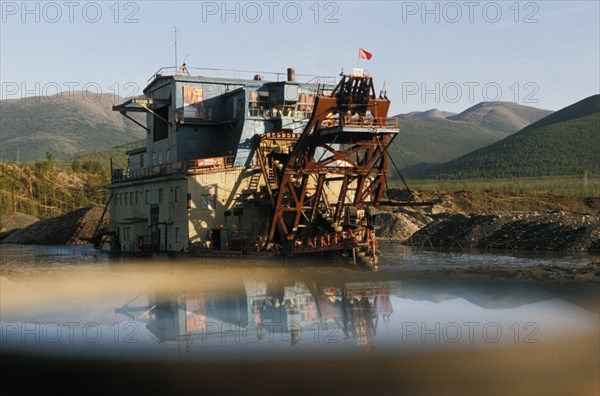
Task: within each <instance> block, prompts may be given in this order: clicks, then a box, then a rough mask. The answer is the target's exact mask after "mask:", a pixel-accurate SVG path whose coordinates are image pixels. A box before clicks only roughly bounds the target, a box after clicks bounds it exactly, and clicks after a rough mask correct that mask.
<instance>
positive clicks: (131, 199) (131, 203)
mask: <svg viewBox="0 0 600 396" xmlns="http://www.w3.org/2000/svg"><path fill="white" fill-rule="evenodd" d="M134 194H135V192H134V191H131V192H130V193H129V204H130V205H135V203H136V202H134V199H133V195H134Z"/></svg>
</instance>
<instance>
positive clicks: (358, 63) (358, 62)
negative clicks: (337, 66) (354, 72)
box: [356, 48, 360, 69]
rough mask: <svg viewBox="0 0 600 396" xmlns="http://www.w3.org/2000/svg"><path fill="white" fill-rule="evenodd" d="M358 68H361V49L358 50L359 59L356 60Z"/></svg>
mask: <svg viewBox="0 0 600 396" xmlns="http://www.w3.org/2000/svg"><path fill="white" fill-rule="evenodd" d="M356 68H357V69H358V68H360V48H359V49H358V57H357V58H356Z"/></svg>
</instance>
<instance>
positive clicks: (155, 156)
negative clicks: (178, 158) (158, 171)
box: [152, 149, 171, 166]
mask: <svg viewBox="0 0 600 396" xmlns="http://www.w3.org/2000/svg"><path fill="white" fill-rule="evenodd" d="M163 163H164V164H169V163H171V150H170V149H166V150H165V154H164V156H163V152H162V151H155V152H154V153H152V165H153V166H156V165H162V164H163Z"/></svg>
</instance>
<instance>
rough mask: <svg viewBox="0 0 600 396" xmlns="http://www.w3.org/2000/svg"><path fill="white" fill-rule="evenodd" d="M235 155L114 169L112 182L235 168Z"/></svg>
mask: <svg viewBox="0 0 600 396" xmlns="http://www.w3.org/2000/svg"><path fill="white" fill-rule="evenodd" d="M234 165H235V157H233V156H227V157H213V158H199V159H193V160H188V161H182V162H172V163H169V164H163V165H154V166H151V167H147V168H142V169H134V170H129V169H113V171H112V178H111V181H112V183H123V182H127V181H131V180H141V179H148V178H152V177H159V176H168V175H175V174H198V173H202V172H210V171H215V170H223V169H229V168H233V167H234Z"/></svg>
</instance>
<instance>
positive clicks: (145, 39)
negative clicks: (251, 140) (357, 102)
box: [0, 0, 600, 114]
mask: <svg viewBox="0 0 600 396" xmlns="http://www.w3.org/2000/svg"><path fill="white" fill-rule="evenodd" d="M0 13H1V15H0V81H1V83H2V91H1V99H3V100H4V99H17V98H22V97H28V96H44V95H53V94H56V93H57V92H60V91H66V92H70V91H79V90H82V89H85V90H88V91H90V92H94V93H96V92H102V93H110V94H117V95H119V96H123V97H125V96H131V95H139V94H142V90H143V88H144V87H145V86H146V85H147V83H148V79H149V78H151V77H152V75H153V74H154V73H155V72H156V71H157V70H159V69H160V68H161V67H165V66H173V65H174V64H175V44H174V38H175V34H174V29H175V27H176V28H177V58H178V59H177V61H178V63H179V64H181V63H182V62H183V61H184V60H185V62H186V63H187V65H188V66H190V67H200V68H219V69H241V70H259V71H273V72H280V73H285V71H286V69H287V68H288V67H295V69H296V73H298V74H309V75H326V76H337V75H338V74H339V73H340V72H341V70H342V69H343V70H344V71H345V72H347V73H349V72H352V69H353V68H354V67H356V66H357V60H358V49H359V48H364V49H366V50H367V51H369V52H371V53H372V54H373V57H372V58H371V59H370V60H369V61H367V60H364V59H363V60H361V61H360V67H362V68H364V69H365V70H366V71H367V72H368V73H369V74H370V75H372V76H373V78H374V81H375V87H376V91H379V90H380V89H381V88H382V87H383V85H384V82H385V87H386V89H387V96H388V97H389V98H390V99H391V101H392V105H391V110H390V113H391V114H398V113H407V112H411V111H423V110H428V109H431V108H438V109H441V110H445V111H452V112H460V111H463V110H465V109H466V108H468V107H471V106H473V105H475V104H477V103H479V102H482V101H496V100H501V101H507V102H517V103H520V104H523V105H528V106H534V107H538V108H543V109H548V110H558V109H561V108H563V107H566V106H568V105H570V104H572V103H574V102H577V101H579V100H581V99H584V98H586V97H588V96H590V95H594V94H598V93H599V92H600V77H599V75H600V72H599V70H600V1H597V0H591V1H495V2H494V1H456V2H452V1H448V2H446V1H441V2H440V1H431V2H422V1H380V2H377V1H368V2H367V1H362V2H358V1H329V2H328V1H324V2H315V1H296V2H287V1H255V2H221V1H197V2H192V1H181V2H177V1H170V2H162V1H124V2H116V1H96V2H93V1H56V2H37V1H31V2H22V1H1V6H0Z"/></svg>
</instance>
